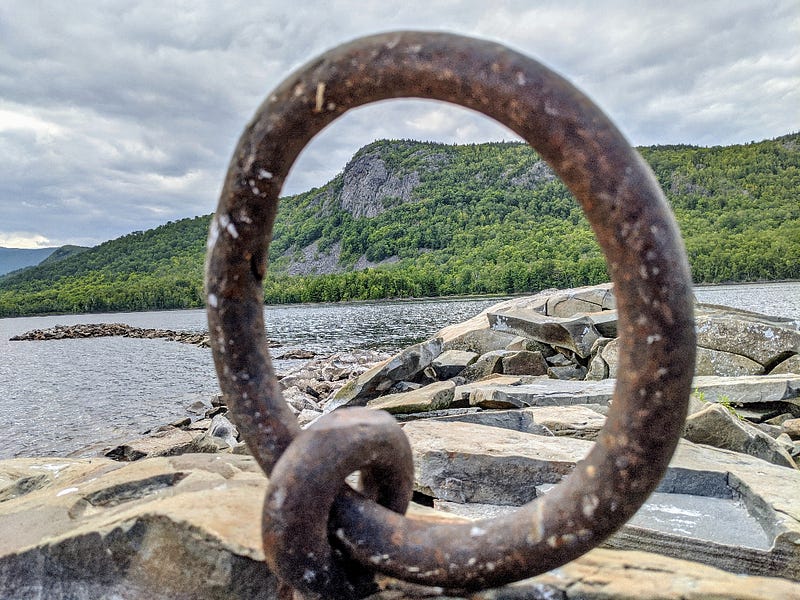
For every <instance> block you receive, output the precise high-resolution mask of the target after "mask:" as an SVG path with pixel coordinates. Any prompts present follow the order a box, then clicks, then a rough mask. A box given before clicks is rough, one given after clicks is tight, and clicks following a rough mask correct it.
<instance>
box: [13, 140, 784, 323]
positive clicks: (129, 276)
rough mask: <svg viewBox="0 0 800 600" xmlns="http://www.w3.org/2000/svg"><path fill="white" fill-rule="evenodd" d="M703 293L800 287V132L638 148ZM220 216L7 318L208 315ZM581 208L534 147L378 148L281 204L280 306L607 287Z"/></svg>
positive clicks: (110, 260) (87, 262)
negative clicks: (214, 228) (709, 286)
mask: <svg viewBox="0 0 800 600" xmlns="http://www.w3.org/2000/svg"><path fill="white" fill-rule="evenodd" d="M639 151H640V152H641V154H642V156H643V157H644V158H645V159H646V160H647V161H648V163H649V164H650V165H651V167H652V169H653V171H654V172H655V174H656V177H657V178H658V181H659V183H660V184H661V186H662V188H663V189H664V191H665V193H666V195H667V198H668V200H669V202H670V204H671V206H672V208H673V210H674V211H675V214H676V216H677V219H678V222H679V224H680V227H681V231H682V233H683V236H684V239H685V242H686V247H687V251H688V253H689V260H690V263H691V266H692V271H693V276H694V279H695V281H696V282H703V283H715V282H736V281H756V280H775V279H800V134H792V135H788V136H783V137H780V138H777V139H774V140H768V141H762V142H754V143H750V144H743V145H736V146H726V147H711V148H705V147H696V146H688V145H680V146H650V147H643V148H639ZM209 219H210V216H202V217H196V218H192V219H183V220H180V221H177V222H171V223H167V224H165V225H162V226H161V227H158V228H156V229H152V230H149V231H144V232H135V233H132V234H130V235H127V236H124V237H122V238H119V239H116V240H112V241H109V242H106V243H104V244H101V245H99V246H97V247H95V248H92V249H89V250H86V251H84V252H82V253H80V254H78V255H74V256H68V257H67V258H65V259H63V260H61V261H59V262H47V263H44V264H42V265H39V266H37V267H34V268H31V269H28V270H25V271H22V272H19V273H13V274H9V275H6V276H4V277H0V316H17V315H28V314H41V313H52V312H96V311H114V310H146V309H166V308H184V307H199V306H202V304H203V295H202V271H203V254H204V251H205V239H206V235H207V231H208V225H209ZM607 278H608V276H607V274H606V270H605V262H604V260H603V256H602V254H601V252H600V250H599V248H598V246H597V244H596V242H595V240H594V237H593V235H592V233H591V231H590V229H589V226H588V223H587V222H586V219H585V218H584V216H583V213H582V212H581V210H580V208H579V207H578V205H577V202H576V201H575V200H574V198H572V196H571V195H570V193H569V192H568V191H567V190H566V188H565V187H564V185H563V184H561V182H560V181H559V180H558V179H556V178H554V176H553V174H552V172H551V171H550V170H549V168H547V167H546V166H545V165H544V163H543V162H542V161H541V160H540V159H539V157H538V156H537V155H536V154H535V153H534V152H533V151H532V150H531V149H530V148H529V147H528V146H526V145H524V144H521V143H487V144H476V145H443V144H435V143H423V142H415V141H409V140H403V141H378V142H374V143H372V144H370V145H368V146H366V147H364V148H362V149H361V150H359V152H358V153H356V155H355V156H354V157H353V159H352V160H351V161H350V162H349V163H348V165H347V166H346V167H345V169H344V171H343V172H342V173H340V174H339V175H338V176H337V177H335V178H334V179H333V180H332V181H331V182H329V183H328V184H326V185H325V186H323V187H321V188H316V189H313V190H310V191H309V192H306V193H303V194H299V195H297V196H291V197H286V198H282V199H281V208H280V211H279V215H278V220H277V222H276V225H275V231H274V236H273V242H272V245H271V247H270V270H269V274H268V277H267V280H266V281H265V285H264V292H265V300H266V301H267V302H268V303H289V302H310V301H324V302H330V301H340V300H353V299H377V298H387V297H409V296H416V297H422V296H440V295H455V294H495V293H496V294H511V293H519V292H534V291H538V290H540V289H543V288H546V287H566V286H576V285H584V284H593V283H599V282H601V281H605V280H607Z"/></svg>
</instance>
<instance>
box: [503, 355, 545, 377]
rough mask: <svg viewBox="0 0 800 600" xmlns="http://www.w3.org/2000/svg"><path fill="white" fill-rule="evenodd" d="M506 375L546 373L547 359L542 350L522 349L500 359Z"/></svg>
mask: <svg viewBox="0 0 800 600" xmlns="http://www.w3.org/2000/svg"><path fill="white" fill-rule="evenodd" d="M500 362H501V371H502V373H503V374H504V375H546V374H547V361H546V360H545V358H544V356H542V353H541V352H538V351H537V352H531V351H529V350H520V351H519V352H515V353H514V354H509V355H506V356H503V357H502V358H501V359H500Z"/></svg>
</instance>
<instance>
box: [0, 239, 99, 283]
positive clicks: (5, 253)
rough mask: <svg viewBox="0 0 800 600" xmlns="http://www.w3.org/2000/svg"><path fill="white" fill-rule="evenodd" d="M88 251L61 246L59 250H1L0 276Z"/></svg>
mask: <svg viewBox="0 0 800 600" xmlns="http://www.w3.org/2000/svg"><path fill="white" fill-rule="evenodd" d="M84 250H88V248H87V247H85V246H71V245H67V246H61V247H59V248H33V249H29V248H1V247H0V276H2V275H6V274H7V273H12V272H14V271H18V270H20V269H26V268H29V267H34V266H36V265H39V264H50V263H55V262H58V261H60V260H64V259H65V258H67V257H69V256H72V255H74V254H80V253H81V252H83V251H84Z"/></svg>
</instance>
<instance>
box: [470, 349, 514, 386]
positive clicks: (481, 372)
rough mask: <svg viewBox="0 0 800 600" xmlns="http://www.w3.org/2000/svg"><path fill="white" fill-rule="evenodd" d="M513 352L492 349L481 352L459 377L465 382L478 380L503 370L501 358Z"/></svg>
mask: <svg viewBox="0 0 800 600" xmlns="http://www.w3.org/2000/svg"><path fill="white" fill-rule="evenodd" d="M513 354H515V352H512V351H511V350H492V351H491V352H487V353H486V354H483V355H481V356H480V358H478V360H476V361H475V362H473V363H472V364H471V365H470V366H468V367H467V368H466V369H464V370H463V371H461V374H460V377H462V378H463V379H464V380H465V381H467V382H472V381H478V380H481V379H484V378H486V377H488V376H490V375H493V374H495V373H502V372H503V358H504V357H507V356H511V355H513Z"/></svg>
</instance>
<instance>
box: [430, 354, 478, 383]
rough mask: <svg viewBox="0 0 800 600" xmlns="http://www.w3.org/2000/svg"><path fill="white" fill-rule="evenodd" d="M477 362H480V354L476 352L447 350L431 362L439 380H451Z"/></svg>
mask: <svg viewBox="0 0 800 600" xmlns="http://www.w3.org/2000/svg"><path fill="white" fill-rule="evenodd" d="M476 360H478V354H477V353H475V352H468V351H466V350H445V351H444V352H442V353H441V354H440V355H439V356H437V357H436V358H435V359H434V360H433V362H431V367H433V370H434V372H435V373H436V376H437V377H438V378H439V379H450V378H451V377H455V376H456V375H458V374H459V373H461V371H463V370H464V369H465V368H466V367H468V366H469V365H471V364H472V363H474V362H475V361H476Z"/></svg>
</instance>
